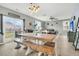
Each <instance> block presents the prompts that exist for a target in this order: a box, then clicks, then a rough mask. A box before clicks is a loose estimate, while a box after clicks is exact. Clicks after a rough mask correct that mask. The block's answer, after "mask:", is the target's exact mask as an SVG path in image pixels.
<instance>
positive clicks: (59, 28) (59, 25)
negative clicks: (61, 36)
mask: <svg viewBox="0 0 79 59" xmlns="http://www.w3.org/2000/svg"><path fill="white" fill-rule="evenodd" d="M47 23H49V25H47ZM51 24H53V26H51ZM45 27H46V29H55V30H57V31H62V30H63V25H62V21H59V22H58V21H57V22H54V21H52V22H46V23H45Z"/></svg>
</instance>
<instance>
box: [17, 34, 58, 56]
mask: <svg viewBox="0 0 79 59" xmlns="http://www.w3.org/2000/svg"><path fill="white" fill-rule="evenodd" d="M18 35H20V36H21V37H24V38H26V40H27V39H28V41H30V40H34V41H35V42H36V41H37V42H38V44H37V45H39V41H41V42H42V43H41V44H40V46H42V45H44V43H46V42H52V41H53V40H54V39H55V38H56V35H54V34H34V33H22V34H18ZM33 43H34V42H33ZM26 44H27V43H26ZM27 45H28V44H27ZM31 45H33V44H31ZM29 46H30V45H28V49H27V51H26V54H25V55H28V54H29V53H31V52H32V51H33V50H32V49H30V47H29Z"/></svg>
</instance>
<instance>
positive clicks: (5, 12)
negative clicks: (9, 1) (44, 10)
mask: <svg viewBox="0 0 79 59" xmlns="http://www.w3.org/2000/svg"><path fill="white" fill-rule="evenodd" d="M8 13H13V14H16V15H19V16H20V18H21V19H25V27H26V29H33V26H29V22H31V23H32V24H33V23H34V20H37V19H35V18H33V17H30V16H28V15H24V14H21V13H18V12H16V11H13V10H10V9H8V8H5V7H2V6H0V14H3V15H7V16H9V15H8ZM38 21H39V20H38Z"/></svg>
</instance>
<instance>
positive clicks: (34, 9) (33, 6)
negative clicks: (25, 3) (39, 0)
mask: <svg viewBox="0 0 79 59" xmlns="http://www.w3.org/2000/svg"><path fill="white" fill-rule="evenodd" d="M39 8H40V6H39V5H37V4H35V3H30V6H29V8H28V9H29V10H30V11H31V12H33V13H35V12H37V11H38V10H39Z"/></svg>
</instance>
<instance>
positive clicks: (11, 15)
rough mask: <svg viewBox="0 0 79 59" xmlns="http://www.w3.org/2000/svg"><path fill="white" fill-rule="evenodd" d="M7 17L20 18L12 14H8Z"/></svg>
mask: <svg viewBox="0 0 79 59" xmlns="http://www.w3.org/2000/svg"><path fill="white" fill-rule="evenodd" d="M8 15H9V16H10V17H13V18H20V16H19V15H17V14H14V13H8Z"/></svg>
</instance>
